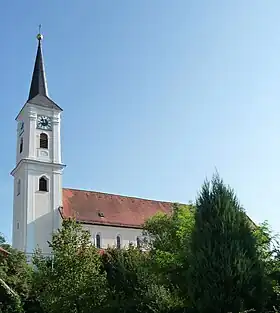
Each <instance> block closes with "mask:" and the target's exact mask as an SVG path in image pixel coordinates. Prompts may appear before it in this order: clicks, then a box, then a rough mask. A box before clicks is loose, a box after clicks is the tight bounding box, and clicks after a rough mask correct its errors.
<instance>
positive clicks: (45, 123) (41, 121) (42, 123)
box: [37, 115, 52, 130]
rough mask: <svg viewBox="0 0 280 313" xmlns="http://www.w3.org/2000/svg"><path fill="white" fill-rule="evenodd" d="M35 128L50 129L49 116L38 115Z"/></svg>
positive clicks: (50, 121)
mask: <svg viewBox="0 0 280 313" xmlns="http://www.w3.org/2000/svg"><path fill="white" fill-rule="evenodd" d="M37 128H40V129H44V130H51V129H52V120H51V118H50V117H49V116H44V115H38V118H37Z"/></svg>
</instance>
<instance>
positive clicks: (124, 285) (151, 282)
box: [103, 246, 181, 313]
mask: <svg viewBox="0 0 280 313" xmlns="http://www.w3.org/2000/svg"><path fill="white" fill-rule="evenodd" d="M150 261H151V259H150V254H149V253H147V252H142V251H140V250H139V249H137V248H134V247H132V246H130V247H129V248H128V249H108V250H107V251H106V252H105V253H104V254H103V264H104V268H105V270H106V273H107V280H108V285H109V290H110V293H109V301H108V305H107V312H112V313H114V312H120V313H134V312H143V313H144V312H145V313H167V312H171V311H172V309H173V308H177V307H178V306H180V305H181V303H180V302H178V299H176V298H174V297H173V294H172V293H171V291H170V290H169V289H168V288H166V287H165V286H163V285H162V284H160V282H159V280H158V277H157V275H155V274H154V273H153V272H152V268H151V266H150Z"/></svg>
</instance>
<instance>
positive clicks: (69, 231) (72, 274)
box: [33, 219, 107, 313]
mask: <svg viewBox="0 0 280 313" xmlns="http://www.w3.org/2000/svg"><path fill="white" fill-rule="evenodd" d="M50 247H51V248H52V257H47V258H46V257H43V255H42V253H41V252H40V251H36V254H35V256H34V260H33V262H34V265H35V266H36V268H37V270H36V272H35V274H34V286H33V288H34V290H36V296H37V299H38V301H39V303H40V305H41V307H42V308H43V309H44V310H45V312H48V313H92V312H100V311H101V310H102V307H103V305H104V301H105V299H106V295H107V285H106V275H105V273H104V272H103V271H102V269H101V266H102V263H101V257H100V254H99V253H98V250H97V249H96V248H95V247H94V245H92V243H91V240H90V234H89V233H88V232H87V231H85V230H83V229H82V226H81V225H80V224H78V223H77V222H76V221H75V220H73V219H68V220H64V221H63V224H62V228H61V229H60V230H58V232H57V233H55V234H54V235H53V238H52V242H51V243H50Z"/></svg>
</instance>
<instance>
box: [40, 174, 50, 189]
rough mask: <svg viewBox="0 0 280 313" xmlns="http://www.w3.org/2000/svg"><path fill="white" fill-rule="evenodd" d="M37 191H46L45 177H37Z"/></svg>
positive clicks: (46, 182)
mask: <svg viewBox="0 0 280 313" xmlns="http://www.w3.org/2000/svg"><path fill="white" fill-rule="evenodd" d="M39 191H48V181H47V179H46V178H45V177H41V178H40V179H39Z"/></svg>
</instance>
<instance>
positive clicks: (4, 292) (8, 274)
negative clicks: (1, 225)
mask: <svg viewBox="0 0 280 313" xmlns="http://www.w3.org/2000/svg"><path fill="white" fill-rule="evenodd" d="M0 247H1V248H3V249H5V250H7V251H8V252H9V254H8V255H4V254H0V312H3V313H4V312H5V313H8V312H9V313H10V312H13V313H14V312H22V311H23V306H24V304H25V302H26V301H27V299H28V297H29V292H30V286H31V277H32V276H31V275H32V268H31V267H30V266H29V265H28V264H27V262H26V257H25V255H24V254H23V253H22V252H20V251H17V250H16V249H13V248H12V247H11V246H10V245H9V244H7V243H6V242H5V238H4V236H2V235H1V236H0Z"/></svg>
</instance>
